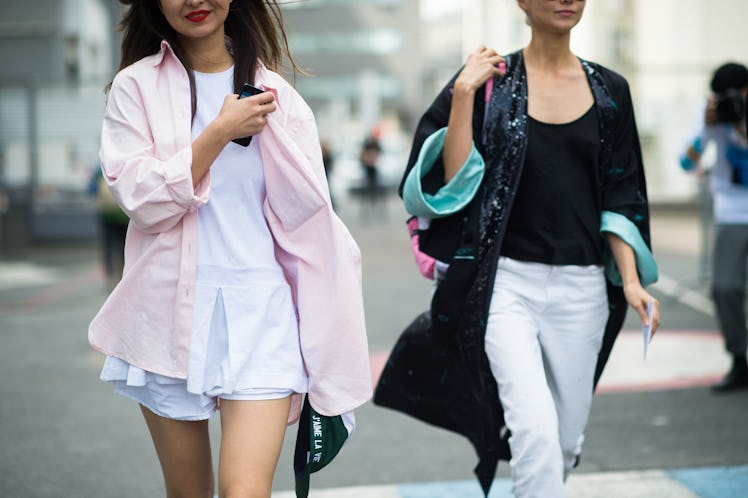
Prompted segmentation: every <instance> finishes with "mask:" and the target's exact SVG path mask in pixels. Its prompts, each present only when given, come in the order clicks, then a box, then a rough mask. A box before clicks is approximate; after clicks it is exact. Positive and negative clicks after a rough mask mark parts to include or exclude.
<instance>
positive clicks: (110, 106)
mask: <svg viewBox="0 0 748 498" xmlns="http://www.w3.org/2000/svg"><path fill="white" fill-rule="evenodd" d="M255 83H256V84H261V85H263V86H264V87H265V88H266V89H268V90H270V91H272V92H273V93H274V94H275V95H276V103H277V104H278V109H277V110H276V111H275V112H274V113H272V114H269V115H268V122H267V125H266V126H265V128H264V129H263V131H262V132H261V133H260V134H259V135H258V137H257V138H258V139H259V141H260V142H259V147H260V155H261V157H262V164H263V173H264V175H265V187H266V192H267V195H266V199H265V202H264V205H263V212H264V214H265V218H266V221H267V223H268V226H269V227H270V231H271V233H272V235H273V239H274V242H275V253H276V258H277V259H278V261H279V262H280V264H281V266H282V267H283V270H284V272H285V275H286V278H287V279H288V281H289V283H290V284H291V288H292V290H293V295H294V300H295V304H296V309H297V315H298V319H299V335H300V341H301V349H302V355H303V357H304V364H305V367H306V370H307V375H308V377H309V400H310V403H311V404H312V406H313V407H314V408H315V410H317V411H318V412H320V413H321V414H323V415H338V414H341V413H345V412H348V411H351V410H353V409H354V408H356V407H358V406H360V405H362V404H363V403H365V402H366V401H367V400H368V399H369V398H370V397H371V394H372V387H371V373H370V368H369V356H368V346H367V339H366V330H365V322H364V307H363V297H362V289H361V255H360V252H359V249H358V246H357V245H356V243H355V241H354V240H353V238H352V237H351V235H350V233H349V232H348V230H347V229H346V227H345V226H344V225H343V223H342V222H341V221H340V219H339V218H338V217H337V216H336V215H335V213H334V212H333V210H332V206H331V203H330V197H329V192H328V190H327V182H326V180H325V173H324V168H323V165H322V156H321V151H320V145H319V138H318V136H317V129H316V124H315V120H314V115H313V114H312V112H311V110H310V109H309V107H308V106H307V105H306V103H305V102H304V101H303V99H302V98H301V96H299V94H298V93H297V92H296V91H295V90H294V89H293V88H292V87H291V86H290V85H289V84H288V83H287V82H286V81H285V80H283V78H281V77H280V76H279V75H278V74H276V73H274V72H272V71H269V70H268V69H266V68H265V67H264V66H262V65H260V67H259V68H258V71H257V76H256V81H255ZM100 159H101V164H102V168H103V171H104V177H105V179H106V181H107V184H108V185H109V187H110V189H111V190H112V193H113V194H114V197H115V198H116V199H117V201H118V202H119V204H120V205H121V206H122V208H123V209H124V211H125V212H126V213H127V214H128V215H129V216H130V226H129V228H128V233H127V242H126V245H125V269H124V274H123V277H122V280H121V282H120V284H119V285H118V286H117V287H116V288H115V289H114V291H113V292H112V293H111V295H110V296H109V298H108V299H107V300H106V302H105V303H104V305H103V306H102V308H101V310H100V311H99V312H98V314H97V315H96V317H94V319H93V321H92V322H91V324H90V327H89V341H90V343H91V345H92V346H93V348H94V349H96V350H98V351H100V352H102V353H104V354H107V355H110V356H114V357H117V358H121V359H123V360H124V361H127V362H128V363H130V364H132V365H134V366H137V367H139V368H142V369H144V370H147V371H150V372H154V373H157V374H161V375H166V376H169V377H177V378H185V377H186V375H187V364H188V357H189V347H190V336H191V331H192V317H193V311H194V290H195V269H196V249H197V209H198V208H199V207H200V206H201V205H203V204H205V203H206V202H208V200H209V198H210V173H208V174H206V175H205V177H204V178H203V179H202V180H201V182H200V183H199V184H198V186H197V187H196V188H193V185H192V176H191V163H192V144H191V96H190V85H189V79H188V76H187V72H186V70H185V69H184V67H183V66H182V64H181V63H180V62H179V60H178V59H177V58H176V56H175V55H174V53H173V52H172V50H171V47H170V46H169V45H168V43H166V42H162V44H161V50H160V51H159V52H158V53H157V54H155V55H152V56H148V57H145V58H144V59H142V60H140V61H139V62H137V63H135V64H133V65H131V66H129V67H127V68H125V69H124V70H122V71H120V72H119V73H118V74H117V76H116V77H115V78H114V82H113V84H112V88H111V91H110V93H109V98H108V102H107V110H106V114H105V117H104V123H103V126H102V132H101V151H100ZM247 244H252V241H251V240H247ZM299 412H300V396H295V397H294V403H293V405H292V410H291V416H290V420H291V421H293V420H296V419H297V418H298V415H299Z"/></svg>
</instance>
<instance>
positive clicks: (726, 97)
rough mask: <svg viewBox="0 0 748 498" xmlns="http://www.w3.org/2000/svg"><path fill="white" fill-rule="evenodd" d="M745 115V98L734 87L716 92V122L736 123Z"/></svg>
mask: <svg viewBox="0 0 748 498" xmlns="http://www.w3.org/2000/svg"><path fill="white" fill-rule="evenodd" d="M744 116H745V100H744V99H743V96H742V95H741V94H740V91H739V90H737V89H736V88H728V89H726V90H724V91H722V92H719V93H718V94H717V122H718V123H737V122H738V121H742V120H743V117H744Z"/></svg>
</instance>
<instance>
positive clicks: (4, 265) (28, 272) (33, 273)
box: [0, 261, 62, 290]
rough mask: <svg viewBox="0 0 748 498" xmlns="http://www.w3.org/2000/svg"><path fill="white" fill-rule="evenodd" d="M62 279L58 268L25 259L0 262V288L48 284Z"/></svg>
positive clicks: (19, 287) (7, 288)
mask: <svg viewBox="0 0 748 498" xmlns="http://www.w3.org/2000/svg"><path fill="white" fill-rule="evenodd" d="M60 280H62V274H61V273H60V271H59V270H56V269H53V268H47V267H44V266H42V265H38V264H35V263H29V262H26V261H12V262H0V290H9V289H21V288H25V287H35V286H41V285H49V284H53V283H56V282H59V281H60Z"/></svg>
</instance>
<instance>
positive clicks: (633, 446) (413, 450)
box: [0, 196, 748, 498]
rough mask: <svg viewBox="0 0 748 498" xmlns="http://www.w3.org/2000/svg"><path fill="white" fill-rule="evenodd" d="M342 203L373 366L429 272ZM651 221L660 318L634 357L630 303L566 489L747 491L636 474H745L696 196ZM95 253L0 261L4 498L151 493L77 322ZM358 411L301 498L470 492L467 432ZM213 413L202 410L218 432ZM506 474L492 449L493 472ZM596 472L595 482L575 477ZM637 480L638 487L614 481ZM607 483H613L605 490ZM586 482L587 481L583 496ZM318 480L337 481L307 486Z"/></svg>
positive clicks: (637, 337) (288, 452) (37, 253)
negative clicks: (344, 439)
mask: <svg viewBox="0 0 748 498" xmlns="http://www.w3.org/2000/svg"><path fill="white" fill-rule="evenodd" d="M339 212H340V215H341V217H342V218H343V220H344V221H345V222H346V223H347V224H348V226H349V228H350V230H351V232H352V233H353V235H354V237H355V238H356V240H357V241H358V243H359V244H360V246H361V249H362V254H363V265H364V273H363V275H364V293H365V306H366V315H367V326H368V332H369V341H370V350H371V354H372V370H373V371H374V373H375V375H376V373H377V372H378V371H379V369H381V365H382V363H383V361H384V359H385V358H386V355H387V353H388V352H389V349H390V348H391V347H392V345H393V343H394V341H395V339H396V337H397V336H398V334H399V333H400V331H401V330H402V329H403V328H404V327H405V326H406V325H407V324H408V323H409V321H410V320H411V319H412V318H413V317H414V316H415V315H416V314H417V313H419V312H420V311H421V310H423V309H426V307H427V305H428V299H429V292H430V284H429V282H428V281H426V280H424V279H423V278H422V277H421V276H420V275H419V274H418V272H417V270H416V267H415V265H414V262H413V260H412V255H411V253H410V249H409V246H408V240H407V235H406V230H405V227H404V220H405V213H404V211H403V210H402V207H401V206H400V203H399V202H398V200H397V199H396V198H394V196H392V197H390V199H389V201H388V202H387V203H385V204H384V205H380V206H379V208H378V210H377V212H376V213H370V212H369V206H368V205H367V204H360V203H358V202H357V201H356V200H355V199H351V198H348V197H341V198H340V199H339ZM652 234H653V240H654V250H655V255H656V256H657V259H658V262H659V265H660V268H661V273H662V276H663V279H664V281H665V282H667V284H666V285H665V286H664V287H665V289H664V290H663V289H662V288H661V287H660V286H661V285H662V284H661V283H660V284H655V286H653V292H654V294H655V295H656V297H657V298H658V299H660V301H661V304H662V322H663V328H662V330H661V331H660V332H659V333H658V334H657V335H656V336H655V338H654V340H653V342H652V343H651V345H650V349H649V355H648V358H647V359H646V360H643V359H642V340H641V331H640V327H639V326H638V324H637V322H636V319H635V317H633V316H632V314H631V313H630V314H629V317H628V320H627V323H626V326H625V327H624V329H625V332H624V333H623V335H622V337H621V339H619V342H618V343H617V345H616V348H615V349H614V351H613V355H612V358H611V362H610V366H609V368H608V370H607V371H606V373H605V374H604V376H603V380H602V382H601V386H600V393H599V394H598V395H597V396H596V398H595V400H594V403H593V407H592V414H591V418H590V422H589V426H588V430H587V433H586V438H587V439H586V443H585V447H584V451H583V454H582V460H581V465H580V467H579V468H578V469H577V471H576V472H575V473H574V475H573V476H572V478H571V479H570V481H569V487H570V489H571V490H573V489H574V483H575V482H577V483H578V484H579V483H586V484H585V486H584V488H585V489H588V491H587V493H588V494H584V493H583V492H582V491H580V493H579V494H576V495H573V494H571V495H570V496H590V497H594V496H614V497H618V496H621V497H627V496H631V497H634V496H640V497H650V496H651V497H655V496H658V497H662V496H664V497H668V496H671V497H675V496H678V497H680V496H683V497H691V498H692V497H695V496H699V497H709V498H711V497H715V498H716V497H719V498H724V497H729V496H736V497H738V496H745V495H744V494H739V492H738V491H729V490H728V491H722V492H721V494H711V495H710V494H707V493H700V494H695V493H694V494H667V492H665V493H662V492H660V491H658V488H657V486H654V485H652V483H651V482H650V481H648V480H647V478H648V477H647V476H649V477H650V478H651V475H650V474H647V473H646V472H653V471H660V470H663V469H664V470H672V471H674V472H678V471H680V470H682V469H701V468H710V469H711V468H713V467H726V469H727V471H729V470H730V469H732V470H733V472H732V473H728V474H726V476H727V477H726V479H722V480H721V481H720V482H722V481H724V482H722V486H723V487H724V486H730V483H732V484H734V485H741V486H742V485H744V484H745V482H746V480H745V477H746V476H748V470H746V469H747V468H748V467H746V465H748V427H746V424H745V420H746V413H748V392H745V391H743V392H738V393H735V394H731V395H725V396H714V395H712V394H710V393H709V391H708V388H707V387H706V386H707V385H708V384H709V383H711V382H713V381H715V380H716V379H718V378H719V377H720V376H721V375H722V374H723V373H724V371H725V370H726V369H727V367H728V364H729V362H728V358H727V356H726V354H725V353H724V352H723V347H722V342H721V338H720V336H719V334H718V332H717V331H716V327H715V322H714V318H713V316H712V315H711V310H710V302H709V299H708V297H707V295H706V289H705V287H704V286H703V285H701V284H700V283H699V280H700V278H699V248H700V229H699V218H698V209H697V206H695V205H690V206H686V205H684V206H661V207H658V206H654V207H653V220H652ZM99 261H100V254H99V248H98V247H97V246H96V245H95V244H93V243H85V244H80V243H78V244H47V245H41V246H36V247H34V248H32V249H30V250H28V251H26V252H24V253H23V254H19V255H17V256H15V257H13V258H6V259H5V260H3V261H0V341H1V344H2V347H0V421H2V422H1V423H0V496H3V497H9V498H57V497H77V498H87V497H91V498H94V497H96V498H115V497H117V498H119V497H122V498H124V497H147V498H151V497H152V498H156V497H159V496H163V491H162V480H161V475H160V469H159V466H158V462H157V459H156V456H155V453H154V450H153V448H152V444H151V442H150V439H149V437H148V435H147V431H146V428H145V425H144V423H143V420H142V416H141V415H140V412H139V410H138V408H137V407H136V406H135V405H134V404H133V402H131V401H129V400H127V399H124V398H122V397H120V396H117V395H115V394H113V393H112V391H111V388H110V386H108V385H107V384H105V383H103V382H101V381H99V380H98V374H99V369H100V367H101V364H102V360H103V358H102V357H101V355H99V354H98V353H95V352H93V351H92V350H91V349H90V347H89V345H88V342H87V338H86V331H87V326H88V322H89V321H90V320H91V318H92V316H93V315H94V314H95V313H96V311H97V309H98V308H99V306H100V305H101V303H102V302H103V300H104V299H105V296H106V291H105V289H104V287H105V285H104V281H103V276H102V271H101V269H100V263H99ZM699 308H700V309H699ZM356 415H357V420H358V429H357V431H356V433H355V434H354V435H353V437H352V438H351V439H350V441H349V442H348V443H347V444H346V446H345V447H344V448H343V450H342V451H341V454H340V455H339V456H338V458H337V459H336V460H335V461H334V462H333V463H332V464H331V465H330V466H328V467H327V468H325V469H323V470H322V471H321V472H319V473H316V474H313V475H312V488H313V490H314V491H313V493H312V497H313V498H314V497H320V498H322V497H327V496H330V497H332V496H335V497H338V496H340V497H344V496H353V495H355V496H370V497H372V498H374V497H378V498H382V497H384V496H390V495H386V494H385V492H384V491H381V489H385V488H373V489H374V491H371V492H370V494H365V493H364V494H362V493H363V491H361V489H359V488H356V491H355V492H354V491H351V490H350V489H346V488H345V487H350V486H380V485H402V484H408V483H442V482H453V481H457V482H458V483H462V484H463V485H464V486H467V488H466V489H467V490H468V491H465V489H463V488H460V491H454V492H452V493H451V494H450V492H449V491H448V489H449V487H448V486H447V484H444V486H442V487H441V488H439V491H434V490H432V491H430V492H429V491H424V492H423V493H425V494H421V495H416V494H410V495H408V494H406V492H405V491H402V492H401V494H398V495H392V496H397V497H399V496H423V497H424V498H425V497H426V496H430V497H431V498H433V497H435V496H443V497H453V498H470V497H472V496H475V497H476V498H479V497H480V493H479V491H478V487H477V484H475V483H474V482H473V477H472V473H471V472H472V468H473V467H474V466H475V464H476V457H475V455H474V453H473V451H472V449H471V447H470V446H469V445H468V443H467V442H466V440H464V439H462V438H461V437H458V436H456V435H454V434H451V433H448V432H446V431H443V430H440V429H436V428H433V427H430V426H427V425H425V424H423V423H421V422H418V421H416V420H414V419H411V418H409V417H407V416H404V415H402V414H400V413H396V412H394V411H391V410H387V409H383V408H379V407H376V406H373V405H372V404H371V403H367V404H366V405H365V406H363V407H362V408H361V409H359V410H358V411H357V412H356ZM217 422H218V419H217V418H214V419H213V420H212V422H211V426H212V435H213V438H214V441H217V437H218V434H219V424H218V423H217ZM295 431H296V428H295V426H294V427H290V428H289V431H288V434H287V438H286V443H285V447H284V451H283V454H282V455H281V460H280V463H279V466H278V471H277V474H276V482H275V489H276V491H278V496H279V497H284V498H287V497H290V496H291V495H290V494H288V493H286V494H282V493H281V492H282V491H283V490H291V489H293V472H292V454H293V442H294V440H295ZM248 450H249V451H251V449H248ZM735 469H737V472H738V475H737V477H736V474H735V472H736V471H735ZM507 471H508V464H506V463H505V462H502V463H501V465H500V467H499V475H498V477H499V478H500V479H501V478H506V476H507V475H508V473H507ZM628 471H636V474H627V473H626V472H628ZM601 472H603V473H605V474H599V473H601ZM609 472H624V473H623V474H607V473H609ZM642 472H644V473H642ZM585 476H586V477H585ZM595 476H603V477H601V478H599V479H603V480H602V481H599V482H598V481H594V480H593V481H591V482H589V483H588V482H587V481H586V480H585V479H593V478H596V477H595ZM740 476H743V477H740ZM712 477H713V476H712ZM722 477H725V476H722ZM575 479H576V480H577V481H575ZM648 482H649V485H647V486H644V491H641V492H638V494H637V492H635V491H631V493H632V494H627V493H623V494H621V493H622V492H621V489H635V486H636V485H637V483H639V484H640V485H641V483H645V484H646V483H648ZM605 483H608V484H609V485H613V484H612V483H615V485H616V486H617V487H615V489H617V490H618V491H616V492H614V493H613V494H611V493H609V492H608V493H603V491H602V490H603V489H604V485H605ZM455 485H456V484H455ZM445 486H446V487H445ZM632 486H634V488H632ZM590 487H592V489H594V490H597V493H598V494H596V493H595V492H592V493H591V494H589V493H590V491H589V488H590ZM329 488H344V489H343V491H341V492H340V493H342V494H324V493H333V492H334V491H328V492H322V491H319V490H322V489H329ZM499 488H500V486H498V485H497V492H498V490H499ZM362 489H368V488H362ZM377 489H380V491H377ZM402 489H406V488H402ZM413 489H415V488H413ZM716 489H724V488H716ZM742 489H743V490H744V489H745V488H742ZM439 493H441V494H439ZM570 493H571V491H570ZM731 493H737V494H731ZM492 496H493V495H492ZM496 496H502V497H503V496H510V495H508V494H501V495H496Z"/></svg>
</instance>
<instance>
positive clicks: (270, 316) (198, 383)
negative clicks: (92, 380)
mask: <svg viewBox="0 0 748 498" xmlns="http://www.w3.org/2000/svg"><path fill="white" fill-rule="evenodd" d="M196 282H197V284H196V289H195V316H194V319H193V328H192V338H191V342H190V353H189V354H190V356H189V367H188V372H187V379H175V378H172V377H166V376H163V375H159V374H155V373H153V372H147V371H144V370H142V369H140V368H138V367H136V366H134V365H130V364H129V363H127V362H125V361H123V360H120V359H118V358H113V357H107V359H106V361H105V362H104V367H103V369H102V372H101V379H102V380H104V381H108V382H112V383H113V384H114V387H115V391H116V392H118V393H119V394H122V395H124V396H127V397H129V398H132V399H134V400H136V401H137V402H139V403H141V404H142V405H144V406H146V407H147V408H148V409H150V410H151V411H153V412H154V413H156V414H157V415H161V416H163V417H167V418H171V419H177V420H204V419H207V418H209V417H210V416H211V415H212V414H213V413H214V412H215V410H216V408H217V399H218V398H224V399H248V400H251V399H277V398H282V397H286V396H289V395H290V394H292V393H294V392H296V393H305V392H307V390H308V379H307V375H306V371H305V369H304V362H303V359H302V356H301V347H300V343H299V331H298V321H297V317H296V312H295V308H294V305H293V299H292V296H291V289H290V287H289V285H288V283H287V282H286V280H285V277H284V276H283V273H282V272H281V271H280V269H278V270H277V271H276V270H273V269H252V270H235V269H227V268H218V267H211V266H199V267H198V270H197V279H196Z"/></svg>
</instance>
